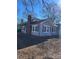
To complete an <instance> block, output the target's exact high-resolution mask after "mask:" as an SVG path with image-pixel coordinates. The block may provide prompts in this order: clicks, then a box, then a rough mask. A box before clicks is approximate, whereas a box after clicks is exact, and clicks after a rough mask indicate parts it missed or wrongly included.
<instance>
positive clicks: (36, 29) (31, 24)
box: [26, 16, 58, 36]
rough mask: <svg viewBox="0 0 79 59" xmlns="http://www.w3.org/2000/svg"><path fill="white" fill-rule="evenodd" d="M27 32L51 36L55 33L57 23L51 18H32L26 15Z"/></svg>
mask: <svg viewBox="0 0 79 59" xmlns="http://www.w3.org/2000/svg"><path fill="white" fill-rule="evenodd" d="M26 28H27V33H28V34H29V35H35V36H52V35H56V34H57V31H58V30H57V28H58V24H56V23H55V22H54V21H53V20H52V19H43V20H39V21H38V20H34V21H33V19H32V18H31V16H28V22H27V27H26Z"/></svg>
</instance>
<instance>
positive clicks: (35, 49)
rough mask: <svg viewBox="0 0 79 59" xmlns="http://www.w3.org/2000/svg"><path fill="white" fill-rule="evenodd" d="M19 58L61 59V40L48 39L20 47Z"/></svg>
mask: <svg viewBox="0 0 79 59" xmlns="http://www.w3.org/2000/svg"><path fill="white" fill-rule="evenodd" d="M17 59H61V40H60V39H48V41H45V42H42V43H40V44H37V45H34V46H30V47H27V48H23V49H19V50H18V51H17Z"/></svg>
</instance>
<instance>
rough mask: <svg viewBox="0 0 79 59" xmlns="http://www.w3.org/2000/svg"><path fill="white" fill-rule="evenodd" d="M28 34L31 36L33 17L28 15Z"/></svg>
mask: <svg viewBox="0 0 79 59" xmlns="http://www.w3.org/2000/svg"><path fill="white" fill-rule="evenodd" d="M27 33H28V35H31V15H28V22H27Z"/></svg>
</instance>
